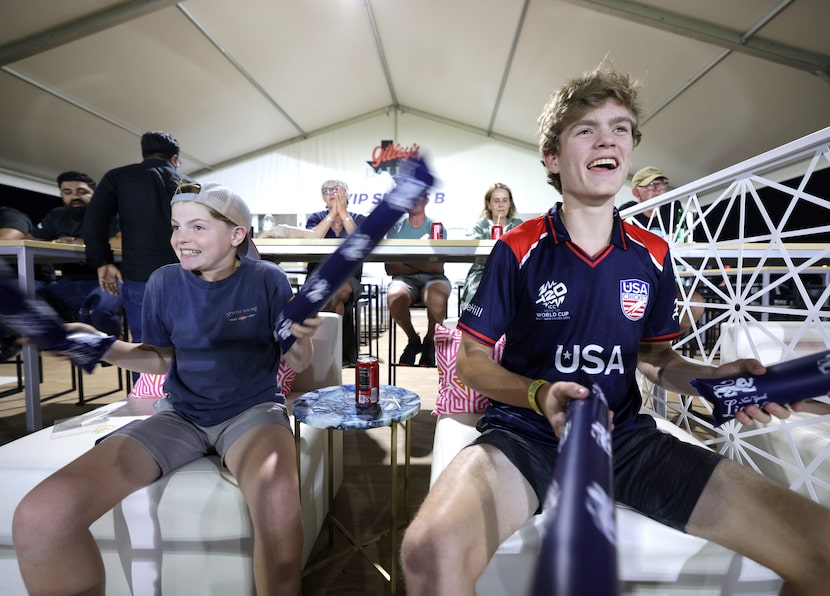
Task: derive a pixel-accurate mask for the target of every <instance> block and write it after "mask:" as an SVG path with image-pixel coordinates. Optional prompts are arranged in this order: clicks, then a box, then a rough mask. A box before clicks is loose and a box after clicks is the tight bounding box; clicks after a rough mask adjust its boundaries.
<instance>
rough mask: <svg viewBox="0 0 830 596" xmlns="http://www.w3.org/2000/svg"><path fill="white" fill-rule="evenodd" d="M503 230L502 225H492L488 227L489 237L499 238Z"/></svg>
mask: <svg viewBox="0 0 830 596" xmlns="http://www.w3.org/2000/svg"><path fill="white" fill-rule="evenodd" d="M503 232H504V228H503V227H501V226H495V225H494V226H492V227H491V228H490V238H492V239H493V240H498V239H499V238H501V235H502V233H503Z"/></svg>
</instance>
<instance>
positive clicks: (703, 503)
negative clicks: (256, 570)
mask: <svg viewBox="0 0 830 596" xmlns="http://www.w3.org/2000/svg"><path fill="white" fill-rule="evenodd" d="M640 113H641V112H640V108H639V105H638V102H637V92H636V86H635V85H634V84H633V83H632V82H631V81H630V80H629V78H628V77H627V76H623V75H620V74H617V73H614V72H611V71H610V70H609V69H608V68H607V67H605V66H600V67H599V68H597V69H596V70H594V71H593V72H591V73H588V74H585V75H582V76H580V77H577V78H575V79H573V80H571V81H569V82H568V83H566V84H565V86H564V87H562V88H561V89H560V90H559V91H558V92H556V93H555V94H554V95H553V96H552V97H551V99H550V101H549V103H548V104H547V106H546V108H545V110H544V112H543V113H542V116H541V117H540V128H539V137H540V149H541V153H542V157H543V161H542V163H543V164H544V166H545V169H546V170H547V176H548V181H549V183H550V184H551V185H552V186H553V187H554V188H556V189H557V190H558V191H559V192H560V193H561V195H562V203H560V204H557V205H554V207H553V208H552V209H550V211H548V212H547V213H546V214H544V215H542V216H540V217H538V218H534V219H532V220H529V221H527V222H525V223H524V224H522V225H520V226H518V227H517V228H515V229H514V230H513V231H512V232H511V233H510V234H508V235H507V236H505V237H504V238H502V242H499V243H498V244H497V245H496V246H495V248H494V250H493V253H492V254H491V256H490V259H489V260H488V262H487V267H486V270H485V272H484V276H483V278H482V281H481V285H480V286H479V289H478V292H477V293H476V295H475V297H474V298H473V300H472V301H471V303H470V304H469V305H468V306H467V308H466V310H465V311H464V313H463V315H462V317H461V319H460V321H459V323H458V327H459V329H461V331H462V339H461V345H460V347H459V351H458V362H457V365H458V376H459V378H460V379H461V381H462V382H464V383H465V384H467V385H468V386H470V387H471V388H473V389H475V390H476V391H479V392H481V393H482V394H484V395H487V396H489V397H490V398H491V402H490V405H489V406H488V408H487V410H486V412H485V414H484V417H483V419H482V421H481V422H479V429H480V430H481V431H482V434H481V436H480V437H479V438H478V439H476V441H475V442H474V443H473V444H472V445H471V446H468V447H467V448H465V449H463V450H462V451H461V452H460V453H459V454H458V455H457V456H456V457H455V459H454V460H453V461H452V462H451V463H450V464H449V466H447V468H446V469H445V470H444V472H443V473H442V474H441V476H440V477H439V479H438V480H437V482H436V484H435V485H434V487H433V488H432V490H431V491H430V493H429V494H428V495H427V498H426V500H425V502H424V504H423V506H422V508H421V510H420V512H419V513H418V515H417V516H416V518H415V520H414V521H413V522H412V524H411V525H410V527H409V529H408V531H407V533H406V535H405V537H404V542H403V547H402V559H403V568H404V573H405V576H406V583H407V593H408V594H413V595H420V594H431V595H435V594H438V595H442V594H443V595H457V594H472V593H474V588H475V582H476V579H477V578H478V576H479V575H480V574H481V573H482V571H483V570H484V568H485V567H486V565H487V562H488V561H489V559H490V557H491V556H492V555H493V553H494V552H495V550H496V548H497V547H498V545H499V544H500V543H501V542H502V541H503V540H504V539H505V538H507V537H508V536H510V535H511V534H512V533H513V532H514V531H515V530H516V529H518V528H519V527H520V526H521V525H522V524H524V523H525V522H526V521H527V519H528V518H530V516H532V515H533V514H534V513H537V512H538V511H539V509H540V506H541V504H542V503H543V502H544V499H545V495H546V491H547V489H548V486H549V485H550V481H551V479H552V477H553V472H554V468H555V465H556V457H557V446H558V437H559V436H560V435H561V433H562V430H563V425H564V422H565V412H566V406H567V403H568V401H569V400H571V399H583V398H585V397H586V396H587V395H588V390H587V388H586V386H585V383H586V381H585V377H586V375H591V376H592V377H593V380H594V381H595V382H596V383H598V384H599V385H600V387H601V388H602V390H603V392H604V393H605V395H606V397H607V398H608V401H609V405H610V407H611V409H612V410H613V411H614V429H613V434H612V446H613V454H614V481H615V484H614V493H615V496H616V498H617V500H618V501H620V502H621V503H625V504H626V505H629V506H630V507H632V508H634V509H636V510H637V511H640V512H642V513H643V514H644V515H647V516H649V517H652V518H654V519H656V520H658V521H660V522H662V523H665V524H668V525H670V526H672V527H674V528H677V529H679V530H683V531H686V532H688V533H690V534H693V535H696V536H701V537H703V538H705V539H708V540H712V541H714V542H717V543H719V544H722V545H724V546H726V547H728V548H730V549H733V550H735V551H737V552H739V553H742V554H744V555H746V556H748V557H750V558H752V559H754V560H756V561H758V562H759V563H761V564H763V565H765V566H767V567H770V568H771V569H773V570H774V571H776V572H777V573H778V574H780V575H781V577H783V578H784V580H785V586H784V591H785V592H786V593H792V594H795V593H798V594H821V593H823V592H826V590H827V586H828V585H830V583H828V582H830V547H828V541H827V537H828V536H830V510H828V509H825V508H824V507H822V506H820V505H818V504H816V503H814V502H812V501H810V500H808V499H806V498H805V497H802V496H800V495H798V494H796V493H795V492H792V491H790V490H788V489H786V488H785V487H783V486H781V485H780V484H778V483H776V482H773V481H772V480H769V479H767V478H765V477H763V476H761V475H760V474H758V473H756V472H754V471H752V470H751V469H749V468H747V467H744V466H742V465H740V464H738V463H736V462H734V461H731V460H729V459H726V458H724V457H722V456H720V455H719V454H716V453H714V452H712V451H709V450H707V449H704V448H700V447H696V446H692V445H688V444H686V443H683V442H681V441H679V440H677V439H675V438H673V437H672V436H671V435H667V434H663V433H661V432H659V431H658V430H657V429H656V426H655V423H654V420H653V418H651V417H650V416H647V415H640V414H639V413H638V412H639V409H640V405H641V402H642V398H641V396H640V392H639V390H638V388H637V384H636V381H635V370H636V369H637V363H638V360H639V361H640V362H641V363H643V366H644V368H645V369H646V371H647V376H648V377H649V378H650V380H652V381H654V382H657V383H659V384H660V385H662V386H664V387H666V388H667V389H669V390H670V391H675V392H679V393H684V394H691V393H694V389H693V388H692V386H691V385H690V384H689V381H690V379H692V378H695V377H720V376H724V375H728V374H735V373H739V372H749V373H754V374H760V373H763V372H764V371H765V369H764V367H763V366H762V365H761V364H760V363H759V362H758V361H756V360H740V361H736V362H732V363H729V364H725V365H722V366H719V367H713V366H707V365H703V364H700V363H696V362H692V361H687V360H685V359H683V358H682V357H681V356H680V355H679V354H678V353H677V352H675V351H674V350H672V348H671V341H672V340H673V339H674V338H676V337H677V335H678V333H679V327H678V322H677V320H676V319H675V318H673V315H674V310H675V281H674V279H673V274H672V267H671V256H670V254H669V251H668V245H667V244H666V243H665V241H664V240H662V239H661V238H659V237H658V236H656V235H654V234H651V233H650V232H647V231H645V230H642V229H641V228H639V227H635V226H632V225H629V224H626V223H623V222H622V221H621V220H620V219H619V216H618V215H617V214H616V212H615V209H614V197H615V195H616V194H617V192H618V191H619V189H620V188H621V187H622V185H623V183H624V182H625V179H626V175H627V173H628V170H629V167H630V165H631V153H632V150H633V148H634V146H635V145H636V144H637V142H638V141H639V138H640V131H639V128H638V123H639V120H640ZM623 292H625V293H628V294H636V296H632V300H630V301H623V300H622V299H621V294H622V293H623ZM502 334H505V335H506V345H505V348H504V353H503V357H502V360H501V364H500V365H499V364H496V363H495V362H493V361H492V360H491V359H490V354H491V349H492V347H493V345H494V344H495V342H496V340H498V338H499V337H500V336H501V335H502ZM534 380H536V381H534ZM800 407H801V406H800V404H798V405H796V406H795V408H796V409H799V408H800ZM788 414H789V413H788V410H787V409H785V408H783V407H781V406H779V405H777V404H768V405H766V406H764V410H762V409H760V408H758V407H757V406H752V407H748V408H746V409H745V410H744V411H742V412H741V413H740V414H739V415H738V419H739V420H740V421H741V422H742V423H748V422H750V421H751V420H752V419H755V420H759V421H762V422H768V421H769V420H770V415H775V416H778V417H780V418H786V417H787V416H788Z"/></svg>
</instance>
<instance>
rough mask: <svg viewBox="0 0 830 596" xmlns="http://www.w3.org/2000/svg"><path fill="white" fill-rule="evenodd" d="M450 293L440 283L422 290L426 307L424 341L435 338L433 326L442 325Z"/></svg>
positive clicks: (445, 316)
mask: <svg viewBox="0 0 830 596" xmlns="http://www.w3.org/2000/svg"><path fill="white" fill-rule="evenodd" d="M449 299H450V293H449V292H448V291H447V288H446V286H445V285H444V284H442V283H435V284H432V285H430V286H429V287H428V288H427V289H426V290H424V303H425V304H426V305H427V332H426V335H425V336H424V341H426V340H431V339H432V338H433V337H435V324H436V323H443V322H444V319H446V318H447V303H448V302H449Z"/></svg>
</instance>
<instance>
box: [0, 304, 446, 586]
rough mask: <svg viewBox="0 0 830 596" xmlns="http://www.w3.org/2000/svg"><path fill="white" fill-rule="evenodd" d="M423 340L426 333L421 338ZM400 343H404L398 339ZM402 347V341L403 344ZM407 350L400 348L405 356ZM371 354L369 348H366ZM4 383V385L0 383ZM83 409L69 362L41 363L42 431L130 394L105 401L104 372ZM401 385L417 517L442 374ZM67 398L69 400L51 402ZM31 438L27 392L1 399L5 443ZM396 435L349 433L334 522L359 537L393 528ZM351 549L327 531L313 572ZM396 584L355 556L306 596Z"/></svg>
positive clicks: (410, 373) (1, 368)
mask: <svg viewBox="0 0 830 596" xmlns="http://www.w3.org/2000/svg"><path fill="white" fill-rule="evenodd" d="M418 315H419V313H417V311H416V313H415V317H414V320H415V324H416V327H417V328H418V329H419V330H423V329H424V328H425V320H423V319H421V318H419V316H418ZM387 335H388V333H383V334H382V335H381V338H380V339H381V341H380V354H381V382H382V383H387V376H386V361H387V343H386V337H387ZM422 335H423V333H422ZM399 337H400V336H399ZM398 341H399V343H400V339H399V340H398ZM402 348H403V346H400V347H399V350H398V351H400V350H401V349H402ZM364 349H365V348H364ZM353 374H354V369H344V371H343V380H344V382H353V381H351V377H350V375H353ZM15 376H16V371H15V367H14V365H13V363H9V362H6V363H0V377H15ZM0 380H2V379H0ZM83 383H84V394H85V399H86V400H90V401H88V402H87V403H86V404H85V405H78V403H77V402H78V400H79V396H78V392H77V390H74V391H72V390H70V388H71V377H70V367H69V364H68V363H67V362H65V361H61V360H57V359H54V358H44V359H43V383H42V385H41V387H40V390H41V398H42V399H43V402H42V415H43V424H44V426H49V425H52V424H53V423H54V422H55V421H56V420H60V419H62V418H69V417H72V416H77V415H78V414H81V413H83V412H85V411H88V410H91V409H94V408H97V407H100V406H101V405H104V404H107V403H110V402H113V401H118V400H121V399H124V398H125V396H126V393H125V391H123V390H122V391H116V392H115V393H111V394H109V395H104V396H102V397H97V398H96V397H95V396H98V395H99V394H101V393H104V392H108V391H111V390H113V389H116V388H117V386H118V371H117V369H116V368H115V367H104V368H102V367H98V368H97V369H96V370H95V372H94V373H93V374H92V375H85V376H84V379H83ZM397 385H399V386H401V387H406V388H407V389H410V390H412V391H414V392H416V393H417V394H418V395H419V396H420V397H421V411H420V413H419V414H418V415H417V416H416V417H415V418H414V419H413V420H412V424H411V428H412V443H411V455H412V459H411V469H410V484H409V490H408V494H409V503H410V507H409V509H410V511H411V513H413V514H414V512H415V511H416V510H417V507H418V506H419V504H420V503H421V502H422V501H423V498H424V497H425V495H426V492H427V489H428V485H429V472H430V463H431V461H432V438H433V432H434V428H435V421H434V418H433V417H432V416H431V415H430V412H431V410H432V408H433V407H434V405H435V395H436V391H437V387H438V372H437V369H434V368H408V367H407V368H399V369H398V373H397ZM13 387H14V384H13V383H12V384H0V392H1V391H3V390H4V389H8V388H13ZM67 390H70V391H68V392H67V393H65V394H63V395H59V396H56V397H51V398H50V397H49V396H52V395H53V394H57V393H61V392H64V391H67ZM24 434H26V418H25V404H24V400H23V393H22V392H17V393H14V394H12V395H8V396H6V397H2V398H0V444H3V443H7V442H9V441H12V440H14V439H16V438H18V437H21V436H23V435H24ZM390 436H391V432H390V429H389V428H380V429H374V430H371V431H353V432H346V433H344V437H343V450H344V452H343V456H344V470H343V472H344V474H343V475H344V480H343V485H342V486H341V488H340V491H339V492H338V494H337V497H336V499H335V503H334V513H335V516H336V517H337V518H338V519H339V520H340V521H341V522H342V523H343V524H344V525H345V526H346V527H347V528H348V529H349V530H351V531H352V532H353V533H354V534H356V535H357V536H359V537H364V536H370V535H373V534H375V533H379V532H383V531H384V530H387V529H388V528H389V524H390V519H391V518H390V513H391V512H390V508H389V504H390V494H391V493H390V481H391V476H390V467H389V463H390ZM404 436H405V433H404V432H403V427H399V432H398V455H399V462H400V464H399V473H400V476H399V481H398V486H399V491H400V493H399V498H398V503H399V505H400V508H399V513H398V515H399V519H400V520H403V519H404V518H405V512H404V510H403V501H404V499H403V496H404V495H403V465H402V464H403V454H404ZM347 546H348V543H347V542H346V541H345V539H343V538H342V537H341V536H340V535H339V534H338V533H337V532H335V533H334V544H333V546H332V547H329V534H328V532H327V531H326V528H324V529H323V532H322V533H321V535H320V536H319V537H318V540H317V543H316V544H315V547H314V551H313V552H312V555H311V558H310V560H309V563H308V565H307V570H308V569H309V568H310V567H312V566H313V565H314V564H315V563H316V562H318V561H321V560H323V559H326V558H327V557H329V556H330V555H332V554H336V553H339V552H341V551H342V550H343V549H344V548H345V547H347ZM365 552H366V554H367V555H369V556H370V557H371V558H373V559H375V560H378V561H380V562H381V563H382V564H383V566H384V567H385V568H386V569H387V570H388V569H389V561H390V558H391V557H392V556H393V555H394V556H397V552H398V545H394V548H393V545H390V544H389V540H388V537H384V538H383V539H381V540H380V541H378V542H375V543H372V544H370V545H368V546H367V547H366V548H365ZM389 593H390V585H389V583H388V582H387V581H386V580H385V579H384V578H383V576H382V575H381V574H380V573H379V572H378V570H377V569H376V568H375V567H374V566H373V565H372V564H371V563H370V562H369V561H368V560H367V559H366V558H365V557H364V556H363V555H362V554H360V553H357V552H350V553H348V554H346V555H345V556H342V557H340V558H337V559H335V560H333V561H331V562H329V563H328V564H326V565H325V566H323V567H322V568H321V569H319V570H315V571H313V572H308V571H307V573H306V575H305V576H304V578H303V584H302V594H303V595H304V596H318V595H320V596H322V595H327V594H343V595H347V594H348V595H351V594H354V595H358V594H360V595H366V596H375V595H381V594H389ZM405 593H406V589H405V586H404V582H403V579H402V578H401V574H400V571H398V581H397V594H405Z"/></svg>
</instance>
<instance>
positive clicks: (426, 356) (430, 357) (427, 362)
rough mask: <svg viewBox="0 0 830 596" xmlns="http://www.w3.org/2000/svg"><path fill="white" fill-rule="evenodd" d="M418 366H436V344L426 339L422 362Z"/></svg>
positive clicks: (422, 349) (422, 351)
mask: <svg viewBox="0 0 830 596" xmlns="http://www.w3.org/2000/svg"><path fill="white" fill-rule="evenodd" d="M418 366H435V342H434V341H432V340H431V339H425V340H424V345H423V346H421V361H420V362H419V363H418Z"/></svg>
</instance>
